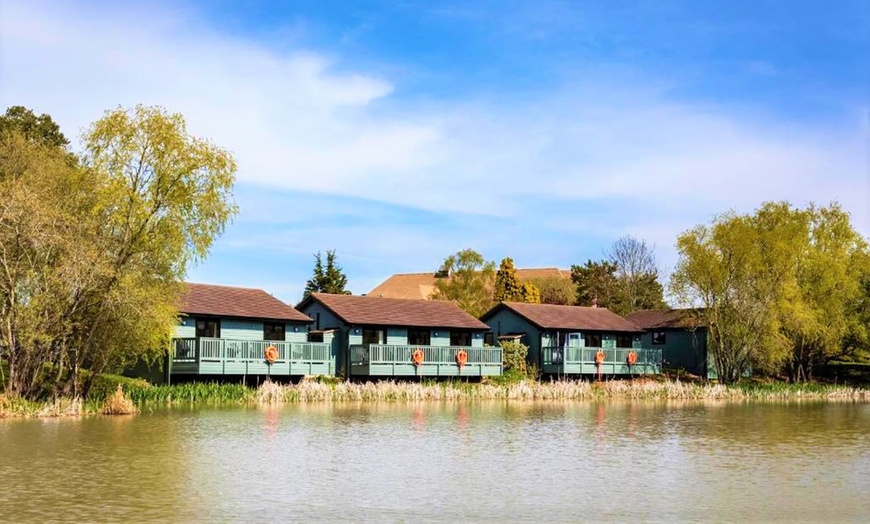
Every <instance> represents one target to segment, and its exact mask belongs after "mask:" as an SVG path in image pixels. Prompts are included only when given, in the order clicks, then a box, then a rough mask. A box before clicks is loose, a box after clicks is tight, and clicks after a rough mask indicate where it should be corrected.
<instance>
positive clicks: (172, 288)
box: [0, 106, 236, 398]
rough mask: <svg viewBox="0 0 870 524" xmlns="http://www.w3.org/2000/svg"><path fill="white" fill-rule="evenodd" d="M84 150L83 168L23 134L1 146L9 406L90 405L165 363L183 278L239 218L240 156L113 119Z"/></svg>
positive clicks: (158, 127)
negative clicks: (102, 390) (137, 364)
mask: <svg viewBox="0 0 870 524" xmlns="http://www.w3.org/2000/svg"><path fill="white" fill-rule="evenodd" d="M83 141H84V144H85V152H84V155H83V156H82V165H81V166H79V165H76V164H71V163H70V162H69V161H68V157H67V156H66V153H64V152H63V151H61V150H60V149H59V148H57V147H52V146H49V145H46V144H45V143H44V142H41V141H34V140H32V139H28V138H27V137H25V136H24V135H23V133H21V132H15V133H13V134H12V135H9V136H6V137H4V139H3V141H2V151H0V200H2V202H3V206H4V211H3V212H2V213H0V266H3V267H5V268H6V269H7V271H6V272H5V273H4V274H3V275H2V277H0V301H2V307H0V324H2V325H0V338H2V341H3V345H4V346H5V348H6V350H7V353H8V355H9V370H10V373H9V378H8V382H7V384H6V388H7V391H8V392H9V393H10V394H13V395H22V396H25V397H29V398H35V397H36V396H38V395H39V394H40V392H41V391H40V389H39V387H40V384H48V385H49V386H50V387H51V389H52V390H53V392H54V393H55V394H73V393H78V394H82V395H84V394H86V393H87V391H88V389H89V388H90V386H91V384H92V383H93V379H94V378H95V377H96V376H97V375H98V374H99V373H102V372H104V371H106V370H116V369H120V368H123V367H124V366H125V365H127V364H129V363H131V362H134V361H136V360H137V359H139V358H142V357H153V356H157V355H160V354H162V353H163V352H164V351H165V350H166V348H167V347H168V341H169V338H170V336H171V334H172V330H173V329H174V327H175V325H176V323H177V315H178V311H177V307H178V302H179V298H180V293H181V291H182V288H181V285H180V283H181V281H182V280H183V278H184V276H185V274H186V271H187V267H188V266H189V265H190V264H191V263H195V262H196V261H197V260H199V259H202V258H203V257H205V256H206V254H207V253H208V251H209V248H210V247H211V245H212V243H213V241H214V239H215V238H216V237H217V235H219V234H220V233H221V232H222V231H223V229H224V227H225V225H226V223H227V221H228V220H229V219H230V218H231V217H232V216H233V214H234V213H235V212H236V206H235V205H234V204H233V203H232V186H233V182H234V178H235V177H234V173H235V170H236V165H235V162H234V160H233V158H232V156H231V155H230V154H229V153H227V152H226V151H224V150H222V149H220V148H218V147H216V146H214V145H212V144H211V143H209V142H207V141H204V140H201V139H198V138H195V137H191V136H190V135H189V134H188V133H187V130H186V126H185V122H184V119H183V117H182V116H181V115H178V114H169V113H167V112H166V111H165V110H163V109H161V108H157V107H145V106H137V107H135V108H134V109H132V110H129V111H128V110H123V109H117V110H114V111H109V112H107V113H106V114H105V116H104V117H103V118H102V119H100V120H99V121H97V122H95V123H94V124H93V125H92V126H91V127H90V128H89V130H88V131H87V132H86V133H85V135H84V137H83ZM45 364H51V368H50V369H52V370H53V372H52V373H53V376H45V375H44V373H43V370H44V369H46V368H45V367H44V365H45ZM80 369H88V370H89V371H90V372H91V373H88V374H87V375H86V378H85V380H84V382H81V377H82V375H81V374H80V373H79V372H78V371H79V370H80Z"/></svg>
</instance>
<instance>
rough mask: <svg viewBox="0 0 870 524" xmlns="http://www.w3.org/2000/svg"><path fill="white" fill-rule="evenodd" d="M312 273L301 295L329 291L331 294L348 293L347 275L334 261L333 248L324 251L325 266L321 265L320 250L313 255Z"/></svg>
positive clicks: (305, 296) (304, 296)
mask: <svg viewBox="0 0 870 524" xmlns="http://www.w3.org/2000/svg"><path fill="white" fill-rule="evenodd" d="M314 259H315V262H314V275H312V277H311V278H310V279H309V280H308V282H307V283H306V284H305V293H304V295H303V296H302V297H303V298H307V297H308V295H310V294H311V293H329V294H332V295H350V294H351V293H350V291H348V290H347V289H345V288H346V287H347V276H345V274H344V271H343V270H342V268H341V266H339V265H338V264H337V263H336V255H335V250H334V249H333V250H332V251H327V252H326V267H325V268H324V267H323V260H322V257H321V254H320V251H318V252H317V254H316V255H314Z"/></svg>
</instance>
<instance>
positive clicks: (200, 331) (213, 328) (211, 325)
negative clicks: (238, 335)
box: [196, 318, 221, 338]
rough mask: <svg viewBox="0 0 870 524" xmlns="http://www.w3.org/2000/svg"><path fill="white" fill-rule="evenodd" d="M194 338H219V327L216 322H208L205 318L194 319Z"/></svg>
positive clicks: (218, 323)
mask: <svg viewBox="0 0 870 524" xmlns="http://www.w3.org/2000/svg"><path fill="white" fill-rule="evenodd" d="M196 336H198V337H209V338H220V336H221V325H220V322H218V321H217V320H209V319H207V318H198V319H196Z"/></svg>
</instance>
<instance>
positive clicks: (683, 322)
mask: <svg viewBox="0 0 870 524" xmlns="http://www.w3.org/2000/svg"><path fill="white" fill-rule="evenodd" d="M695 311H696V310H694V309H644V310H641V311H635V312H634V313H630V314H629V315H627V316H626V317H625V318H626V319H627V320H628V321H629V322H631V323H632V324H636V325H637V326H639V327H642V328H644V329H667V328H673V329H694V328H696V327H699V326H700V325H701V322H700V321H699V320H698V319H696V318H695V316H694V315H693V313H694V312H695Z"/></svg>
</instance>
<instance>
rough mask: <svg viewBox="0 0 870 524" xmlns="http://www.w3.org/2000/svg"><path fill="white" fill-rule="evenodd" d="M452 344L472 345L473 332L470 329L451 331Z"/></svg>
mask: <svg viewBox="0 0 870 524" xmlns="http://www.w3.org/2000/svg"><path fill="white" fill-rule="evenodd" d="M450 345H451V346H470V345H471V333H470V332H468V331H451V332H450Z"/></svg>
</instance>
